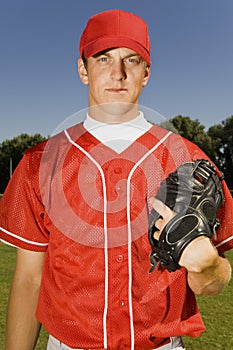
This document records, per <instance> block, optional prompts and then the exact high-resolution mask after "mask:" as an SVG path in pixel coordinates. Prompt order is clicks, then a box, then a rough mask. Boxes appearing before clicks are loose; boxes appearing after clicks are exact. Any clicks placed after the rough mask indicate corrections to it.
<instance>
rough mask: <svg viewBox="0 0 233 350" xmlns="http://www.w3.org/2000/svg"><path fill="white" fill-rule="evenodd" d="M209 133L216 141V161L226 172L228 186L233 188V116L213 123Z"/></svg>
mask: <svg viewBox="0 0 233 350" xmlns="http://www.w3.org/2000/svg"><path fill="white" fill-rule="evenodd" d="M208 135H209V136H210V137H211V139H212V140H214V142H215V146H216V154H215V159H214V160H215V162H216V164H217V165H218V166H219V168H220V169H221V171H222V172H223V173H224V176H225V179H226V182H227V184H228V186H229V187H230V188H231V189H233V177H232V170H233V116H231V117H229V118H226V119H225V120H224V121H222V123H221V124H218V125H213V126H212V127H210V128H209V130H208Z"/></svg>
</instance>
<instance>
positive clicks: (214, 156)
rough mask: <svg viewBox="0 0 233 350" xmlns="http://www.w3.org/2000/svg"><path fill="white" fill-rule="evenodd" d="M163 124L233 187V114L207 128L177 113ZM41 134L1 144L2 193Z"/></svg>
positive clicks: (18, 137)
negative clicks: (200, 153)
mask: <svg viewBox="0 0 233 350" xmlns="http://www.w3.org/2000/svg"><path fill="white" fill-rule="evenodd" d="M162 126H163V127H165V128H167V129H169V130H172V131H174V132H176V133H178V134H180V135H181V136H183V137H185V138H186V139H188V140H190V141H192V142H193V143H195V144H196V145H198V146H199V147H200V148H201V149H202V150H203V151H204V152H205V153H206V154H207V155H208V156H209V158H210V159H211V160H212V161H213V162H214V163H215V164H216V165H217V166H218V167H219V169H220V170H221V171H222V173H223V174H224V177H225V180H226V182H227V184H228V187H229V188H230V189H233V176H232V172H233V115H232V116H231V117H229V118H226V119H225V120H224V121H222V122H221V123H220V124H216V125H213V126H211V127H210V128H209V129H208V130H207V131H206V130H205V126H204V125H202V124H201V123H200V122H199V120H198V119H195V120H192V119H191V118H190V117H188V116H181V115H178V116H176V117H174V118H172V119H170V120H169V121H168V122H166V125H162ZM45 139H46V138H45V137H43V136H41V135H40V134H35V135H33V136H30V135H28V134H21V135H19V136H16V137H14V138H13V139H11V140H5V141H3V142H2V143H1V144H0V193H3V192H4V190H5V188H6V186H7V183H8V181H9V179H10V177H11V174H12V173H13V171H14V170H15V168H16V166H17V164H18V163H19V161H20V159H21V158H22V156H23V153H24V152H25V150H26V149H28V148H30V147H32V146H34V145H36V144H38V143H39V142H42V141H44V140H45Z"/></svg>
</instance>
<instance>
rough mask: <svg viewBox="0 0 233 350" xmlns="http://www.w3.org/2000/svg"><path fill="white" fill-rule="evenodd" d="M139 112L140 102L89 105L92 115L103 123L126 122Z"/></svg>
mask: <svg viewBox="0 0 233 350" xmlns="http://www.w3.org/2000/svg"><path fill="white" fill-rule="evenodd" d="M138 114H139V111H138V104H131V103H119V102H113V103H106V104H102V105H92V106H89V115H90V117H91V118H93V119H95V120H97V121H99V122H102V123H109V124H118V123H125V122H128V121H130V120H132V119H134V118H135V117H137V115H138Z"/></svg>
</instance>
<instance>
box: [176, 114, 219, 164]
mask: <svg viewBox="0 0 233 350" xmlns="http://www.w3.org/2000/svg"><path fill="white" fill-rule="evenodd" d="M170 123H172V125H173V126H174V127H175V130H176V131H175V132H176V133H178V134H179V135H181V136H183V137H185V138H186V139H187V140H189V141H191V142H193V143H195V144H196V145H197V146H198V147H200V148H201V149H202V150H203V151H204V152H205V153H206V154H207V155H208V156H209V157H210V158H211V159H213V157H214V155H215V153H216V145H215V143H214V141H213V140H212V138H211V137H210V135H208V134H207V132H206V131H205V126H204V125H202V124H201V123H200V122H199V121H198V120H197V119H195V120H192V119H191V118H190V117H188V116H186V117H183V116H181V115H178V116H176V117H174V118H173V119H171V120H170ZM172 131H174V130H172Z"/></svg>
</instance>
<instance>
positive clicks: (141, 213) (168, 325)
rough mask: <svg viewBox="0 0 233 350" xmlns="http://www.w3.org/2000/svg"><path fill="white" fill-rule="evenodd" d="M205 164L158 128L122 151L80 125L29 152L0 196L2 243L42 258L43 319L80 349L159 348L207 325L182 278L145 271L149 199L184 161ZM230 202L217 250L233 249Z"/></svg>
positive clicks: (196, 333) (177, 274)
mask: <svg viewBox="0 0 233 350" xmlns="http://www.w3.org/2000/svg"><path fill="white" fill-rule="evenodd" d="M199 158H205V159H208V158H207V157H206V155H205V154H204V153H203V152H202V151H201V150H200V149H199V148H198V147H196V146H195V145H193V144H192V143H190V142H188V141H187V140H184V139H183V138H181V137H180V136H179V135H176V134H172V133H169V132H168V131H167V130H164V129H161V128H159V127H157V126H153V127H152V128H151V129H150V130H149V131H148V132H147V133H145V134H144V135H143V136H141V137H140V138H139V139H138V140H137V141H136V142H134V143H133V144H132V145H131V146H129V147H128V148H127V149H126V150H125V151H123V152H122V153H120V154H118V153H116V152H114V151H113V150H112V149H110V148H108V147H106V146H105V145H103V144H101V143H100V142H99V141H98V140H96V139H95V138H94V137H93V136H92V135H91V134H90V133H88V132H86V130H85V129H84V128H83V127H82V125H78V126H75V127H72V128H71V129H69V130H68V131H65V132H63V133H61V134H59V135H57V136H54V137H53V138H51V139H50V140H49V141H47V142H45V143H42V144H40V145H37V146H35V147H34V148H32V149H31V150H29V151H27V152H26V154H25V156H24V158H23V159H22V161H21V162H20V164H19V166H18V167H17V169H16V171H15V173H14V175H13V177H12V180H11V181H10V183H9V185H8V187H7V190H6V192H5V194H4V196H3V199H2V201H1V202H0V203H1V204H0V205H1V212H0V227H1V230H0V237H1V238H2V239H3V240H5V241H7V242H9V243H10V244H13V245H15V246H17V247H22V248H24V249H29V250H33V251H46V258H45V265H44V270H43V277H42V283H41V291H40V296H39V302H38V309H37V316H38V319H39V321H40V322H41V323H42V324H43V325H44V327H45V328H46V329H47V330H48V332H49V333H51V334H52V335H53V336H55V337H56V338H58V339H59V340H60V341H62V342H64V343H65V344H67V345H69V346H70V347H75V348H90V349H91V348H95V349H96V348H103V347H107V348H108V349H120V348H125V349H130V348H131V349H132V348H134V349H135V350H136V349H138V350H141V349H153V348H155V347H157V346H159V345H162V344H164V343H165V342H166V341H167V340H168V338H169V337H171V336H181V335H184V334H186V335H190V336H199V335H200V334H201V333H202V332H203V330H204V325H203V322H202V320H201V317H200V314H199V312H198V309H197V305H196V301H195V297H194V295H193V293H192V291H191V290H190V288H189V287H188V285H187V280H186V271H185V269H181V270H179V271H176V272H175V273H168V272H167V271H165V270H162V269H161V268H160V267H159V266H158V267H157V268H156V270H155V271H154V272H153V273H152V274H149V273H148V271H149V269H150V264H149V254H150V245H149V242H148V238H147V225H148V222H147V219H148V217H147V214H148V210H150V209H151V208H150V206H149V207H148V204H147V199H148V198H150V197H151V196H153V195H154V194H155V193H156V191H157V188H158V186H159V184H160V182H161V181H162V180H163V179H164V178H165V177H167V175H168V174H169V173H170V172H172V171H174V170H175V169H176V168H177V167H178V166H179V165H180V164H181V163H183V162H184V161H190V160H195V159H199ZM224 195H225V202H224V205H223V207H222V208H221V210H220V212H219V219H220V221H221V226H220V228H219V229H218V231H217V239H216V240H215V241H214V244H215V245H216V246H217V247H218V249H220V250H221V251H225V250H227V249H230V248H231V247H232V242H233V241H232V223H233V209H232V208H233V206H232V198H231V195H230V193H229V191H228V189H227V187H226V185H225V183H224Z"/></svg>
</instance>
